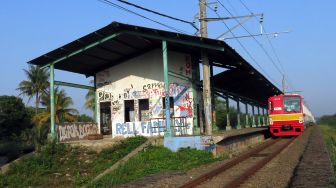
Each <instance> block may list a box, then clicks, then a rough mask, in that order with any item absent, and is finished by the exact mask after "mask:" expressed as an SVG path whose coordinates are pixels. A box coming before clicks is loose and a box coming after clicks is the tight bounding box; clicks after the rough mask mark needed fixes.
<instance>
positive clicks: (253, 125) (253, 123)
mask: <svg viewBox="0 0 336 188" xmlns="http://www.w3.org/2000/svg"><path fill="white" fill-rule="evenodd" d="M251 106H252V127H256V121H255V113H254V105H253V104H252V105H251Z"/></svg>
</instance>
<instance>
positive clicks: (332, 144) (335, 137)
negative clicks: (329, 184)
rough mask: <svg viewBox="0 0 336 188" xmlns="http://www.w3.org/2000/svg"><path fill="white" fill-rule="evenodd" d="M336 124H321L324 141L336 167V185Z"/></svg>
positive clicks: (335, 183)
mask: <svg viewBox="0 0 336 188" xmlns="http://www.w3.org/2000/svg"><path fill="white" fill-rule="evenodd" d="M335 125H336V124H333V125H321V126H320V128H321V130H322V133H323V138H324V141H325V143H326V145H327V149H328V153H329V156H330V159H331V162H332V164H333V167H334V174H335V177H334V182H333V183H334V185H336V126H335Z"/></svg>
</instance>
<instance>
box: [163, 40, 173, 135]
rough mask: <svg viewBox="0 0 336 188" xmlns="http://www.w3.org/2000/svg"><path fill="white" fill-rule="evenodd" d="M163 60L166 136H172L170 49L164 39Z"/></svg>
mask: <svg viewBox="0 0 336 188" xmlns="http://www.w3.org/2000/svg"><path fill="white" fill-rule="evenodd" d="M162 60H163V79H164V87H165V105H166V106H165V107H166V109H165V114H166V130H165V134H164V136H165V137H167V138H168V137H171V136H172V134H171V129H170V102H169V75H168V49H167V41H162Z"/></svg>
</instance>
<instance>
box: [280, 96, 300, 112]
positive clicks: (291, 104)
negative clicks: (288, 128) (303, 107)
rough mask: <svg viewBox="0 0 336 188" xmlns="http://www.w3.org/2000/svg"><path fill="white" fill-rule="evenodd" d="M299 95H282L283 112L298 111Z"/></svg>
mask: <svg viewBox="0 0 336 188" xmlns="http://www.w3.org/2000/svg"><path fill="white" fill-rule="evenodd" d="M300 101H301V100H300V97H284V111H285V112H300Z"/></svg>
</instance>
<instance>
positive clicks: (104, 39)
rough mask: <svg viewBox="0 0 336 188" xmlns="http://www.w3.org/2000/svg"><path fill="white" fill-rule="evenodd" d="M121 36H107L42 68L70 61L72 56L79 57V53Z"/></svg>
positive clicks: (116, 34) (115, 34) (117, 34)
mask: <svg viewBox="0 0 336 188" xmlns="http://www.w3.org/2000/svg"><path fill="white" fill-rule="evenodd" d="M120 34H121V32H118V33H114V34H112V35H110V36H107V37H105V38H103V39H100V40H98V41H96V42H93V43H91V44H89V45H87V46H85V47H83V48H81V49H79V50H76V51H74V52H71V53H69V54H68V55H66V56H63V57H61V58H58V59H56V60H54V61H51V62H50V63H48V64H46V65H44V66H41V68H45V67H48V66H50V65H54V64H56V63H59V62H61V61H63V60H66V59H68V58H70V57H72V56H74V55H77V54H79V53H81V52H84V51H86V50H88V49H90V48H92V47H95V46H97V45H99V44H101V43H103V42H106V41H108V40H111V39H113V38H115V37H117V36H119V35H120Z"/></svg>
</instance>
